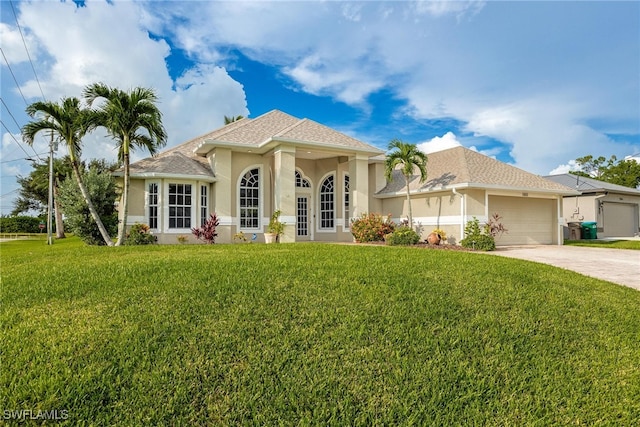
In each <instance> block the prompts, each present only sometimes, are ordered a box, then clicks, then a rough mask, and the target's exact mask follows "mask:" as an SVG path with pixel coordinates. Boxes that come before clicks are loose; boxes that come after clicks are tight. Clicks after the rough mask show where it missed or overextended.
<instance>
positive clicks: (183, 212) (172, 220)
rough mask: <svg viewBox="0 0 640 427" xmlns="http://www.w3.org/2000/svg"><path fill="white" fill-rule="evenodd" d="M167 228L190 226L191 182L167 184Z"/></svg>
mask: <svg viewBox="0 0 640 427" xmlns="http://www.w3.org/2000/svg"><path fill="white" fill-rule="evenodd" d="M169 228H191V184H169Z"/></svg>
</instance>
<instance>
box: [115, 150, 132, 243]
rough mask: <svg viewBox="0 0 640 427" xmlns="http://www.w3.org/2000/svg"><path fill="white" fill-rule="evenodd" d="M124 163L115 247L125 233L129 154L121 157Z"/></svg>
mask: <svg viewBox="0 0 640 427" xmlns="http://www.w3.org/2000/svg"><path fill="white" fill-rule="evenodd" d="M122 159H123V161H124V184H123V186H122V220H121V221H120V222H119V223H118V240H116V246H120V245H122V244H123V243H124V240H125V239H126V231H127V216H128V215H129V183H130V181H131V179H130V177H129V153H128V152H125V153H123V155H122Z"/></svg>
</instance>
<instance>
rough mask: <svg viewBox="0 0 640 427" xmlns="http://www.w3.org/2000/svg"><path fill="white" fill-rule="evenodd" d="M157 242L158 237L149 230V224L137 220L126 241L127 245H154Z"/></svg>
mask: <svg viewBox="0 0 640 427" xmlns="http://www.w3.org/2000/svg"><path fill="white" fill-rule="evenodd" d="M155 242H156V237H155V236H154V235H153V234H151V233H150V232H149V226H148V225H147V224H140V223H139V222H136V223H135V224H133V225H132V226H131V229H130V230H129V234H127V238H126V240H125V241H124V244H125V245H129V246H134V245H152V244H154V243H155Z"/></svg>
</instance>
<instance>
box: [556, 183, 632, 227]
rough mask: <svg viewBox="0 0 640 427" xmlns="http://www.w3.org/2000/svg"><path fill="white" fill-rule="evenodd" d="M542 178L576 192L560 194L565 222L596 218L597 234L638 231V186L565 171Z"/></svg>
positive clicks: (594, 219)
mask: <svg viewBox="0 0 640 427" xmlns="http://www.w3.org/2000/svg"><path fill="white" fill-rule="evenodd" d="M546 178H547V179H549V180H552V181H554V182H557V183H559V184H562V185H565V186H567V187H572V188H574V189H576V190H577V191H578V192H579V193H580V194H578V195H572V196H565V198H564V201H563V205H564V221H565V225H566V223H569V222H589V221H594V222H597V235H598V238H603V237H632V236H637V235H638V233H639V232H640V225H639V224H640V190H637V189H635V188H629V187H624V186H622V185H616V184H610V183H608V182H604V181H599V180H597V179H593V178H586V177H583V176H579V175H573V174H568V173H567V174H561V175H550V176H547V177H546ZM565 228H566V227H565ZM565 237H568V230H565Z"/></svg>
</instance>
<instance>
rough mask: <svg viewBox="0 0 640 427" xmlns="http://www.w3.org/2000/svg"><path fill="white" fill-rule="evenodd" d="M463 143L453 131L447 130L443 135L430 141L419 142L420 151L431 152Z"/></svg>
mask: <svg viewBox="0 0 640 427" xmlns="http://www.w3.org/2000/svg"><path fill="white" fill-rule="evenodd" d="M460 145H462V144H461V143H460V141H458V138H457V137H456V135H455V134H454V133H453V132H447V133H445V134H444V135H442V136H436V137H434V138H431V139H430V140H429V141H425V142H421V143H419V144H417V147H418V149H419V150H420V151H422V152H424V153H427V154H430V153H435V152H436V151H442V150H446V149H448V148H453V147H458V146H460Z"/></svg>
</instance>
